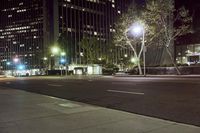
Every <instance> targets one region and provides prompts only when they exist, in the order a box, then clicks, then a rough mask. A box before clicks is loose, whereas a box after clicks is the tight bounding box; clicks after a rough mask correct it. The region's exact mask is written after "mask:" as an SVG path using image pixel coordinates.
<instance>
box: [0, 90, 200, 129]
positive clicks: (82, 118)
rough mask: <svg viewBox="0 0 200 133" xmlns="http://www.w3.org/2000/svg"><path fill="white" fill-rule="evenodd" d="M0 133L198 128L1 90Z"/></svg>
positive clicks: (26, 93)
mask: <svg viewBox="0 0 200 133" xmlns="http://www.w3.org/2000/svg"><path fill="white" fill-rule="evenodd" d="M0 133H200V127H195V126H191V125H185V124H179V123H175V122H170V121H165V120H161V119H156V118H151V117H146V116H141V115H136V114H131V113H127V112H122V111H117V110H112V109H107V108H102V107H96V106H91V105H87V104H83V103H77V102H72V101H68V100H63V99H58V98H55V97H49V96H44V95H39V94H34V93H29V92H25V91H21V90H13V89H8V88H1V89H0Z"/></svg>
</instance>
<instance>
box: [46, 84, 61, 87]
mask: <svg viewBox="0 0 200 133" xmlns="http://www.w3.org/2000/svg"><path fill="white" fill-rule="evenodd" d="M47 85H48V86H53V87H62V86H63V85H56V84H47Z"/></svg>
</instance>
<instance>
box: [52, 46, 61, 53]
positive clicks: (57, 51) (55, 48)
mask: <svg viewBox="0 0 200 133" xmlns="http://www.w3.org/2000/svg"><path fill="white" fill-rule="evenodd" d="M59 51H60V49H59V48H58V47H56V46H54V47H52V48H51V52H52V54H58V53H59Z"/></svg>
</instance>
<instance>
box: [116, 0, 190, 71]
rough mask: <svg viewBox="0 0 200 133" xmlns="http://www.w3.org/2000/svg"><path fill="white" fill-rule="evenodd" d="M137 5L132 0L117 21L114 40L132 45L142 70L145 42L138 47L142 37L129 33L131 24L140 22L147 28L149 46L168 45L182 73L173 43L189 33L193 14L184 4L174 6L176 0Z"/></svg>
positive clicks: (166, 47)
mask: <svg viewBox="0 0 200 133" xmlns="http://www.w3.org/2000/svg"><path fill="white" fill-rule="evenodd" d="M134 5H135V4H134V3H133V4H132V5H131V6H130V7H129V9H128V10H127V12H125V13H123V14H122V15H121V17H120V18H119V19H118V21H117V23H116V24H115V28H116V33H115V34H114V39H113V40H114V43H115V44H116V45H119V46H121V47H124V48H127V46H128V47H129V48H131V50H132V51H133V53H134V57H135V58H136V59H138V60H139V61H138V64H137V66H138V68H139V73H140V74H142V71H141V65H140V64H141V61H140V57H141V53H142V51H143V48H144V46H142V45H141V48H140V50H139V51H137V44H139V43H141V40H140V39H138V38H135V37H132V36H131V34H130V30H131V29H130V27H131V26H132V25H133V24H134V23H136V22H138V23H141V24H143V25H144V29H145V42H146V43H145V44H146V46H148V47H150V46H154V47H165V49H166V51H167V53H168V55H169V57H170V60H171V62H172V63H173V65H174V67H175V68H176V70H177V73H178V74H181V73H180V71H179V69H178V67H177V65H176V62H175V61H174V58H173V51H172V50H171V47H172V45H173V42H174V40H175V39H176V38H177V37H178V36H181V35H183V34H186V33H188V32H189V30H190V28H191V22H192V18H191V16H190V15H189V12H188V10H186V9H185V8H184V7H182V8H180V9H178V10H175V8H174V3H173V0H146V6H145V7H144V8H140V9H138V8H137V7H136V6H134ZM174 24H176V26H175V27H174Z"/></svg>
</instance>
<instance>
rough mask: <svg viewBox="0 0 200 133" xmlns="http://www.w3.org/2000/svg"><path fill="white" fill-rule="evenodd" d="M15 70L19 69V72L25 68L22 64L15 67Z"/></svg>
mask: <svg viewBox="0 0 200 133" xmlns="http://www.w3.org/2000/svg"><path fill="white" fill-rule="evenodd" d="M17 69H19V70H24V69H25V66H24V65H22V64H20V65H18V66H17Z"/></svg>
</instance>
